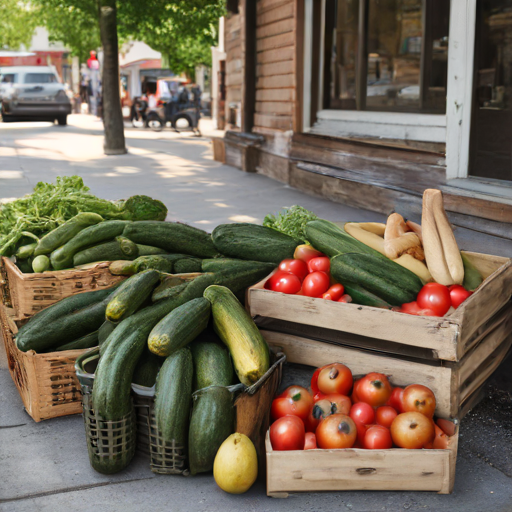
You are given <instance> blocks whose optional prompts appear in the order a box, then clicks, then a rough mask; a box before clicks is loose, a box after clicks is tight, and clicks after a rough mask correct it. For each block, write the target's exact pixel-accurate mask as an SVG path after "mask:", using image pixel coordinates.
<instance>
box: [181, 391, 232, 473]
mask: <svg viewBox="0 0 512 512" xmlns="http://www.w3.org/2000/svg"><path fill="white" fill-rule="evenodd" d="M193 401H194V405H193V409H192V416H191V418H190V428H189V435H188V457H189V463H190V473H191V474H192V475H195V474H197V473H204V472H206V471H211V470H212V469H213V461H214V460H215V456H216V455H217V451H218V449H219V448H220V445H221V444H222V443H223V442H224V441H225V440H226V438H227V437H228V436H230V435H231V434H232V433H233V431H234V429H233V427H234V420H235V409H234V407H233V397H232V394H231V391H230V390H229V389H228V388H226V387H220V386H213V387H209V388H206V389H201V390H200V391H197V392H196V393H194V395H193Z"/></svg>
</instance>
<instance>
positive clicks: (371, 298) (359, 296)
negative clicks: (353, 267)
mask: <svg viewBox="0 0 512 512" xmlns="http://www.w3.org/2000/svg"><path fill="white" fill-rule="evenodd" d="M343 287H344V288H345V293H346V294H348V295H350V296H351V297H352V302H353V303H354V304H361V305H362V306H371V307H374V308H386V309H391V304H389V303H387V302H386V301H385V300H383V299H381V298H380V297H377V295H375V294H373V293H370V292H369V291H368V290H365V289H364V288H363V287H362V286H359V285H358V284H354V283H350V282H347V281H345V282H344V283H343Z"/></svg>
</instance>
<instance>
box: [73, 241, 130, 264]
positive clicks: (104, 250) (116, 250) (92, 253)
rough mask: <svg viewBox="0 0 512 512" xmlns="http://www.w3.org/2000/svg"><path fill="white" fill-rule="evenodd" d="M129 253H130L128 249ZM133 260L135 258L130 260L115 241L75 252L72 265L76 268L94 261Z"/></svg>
mask: <svg viewBox="0 0 512 512" xmlns="http://www.w3.org/2000/svg"><path fill="white" fill-rule="evenodd" d="M134 245H135V244H134ZM125 248H126V247H125ZM129 252H132V251H131V250H130V249H129ZM135 258H136V256H135V257H133V258H132V257H131V256H130V255H129V254H127V253H126V252H124V251H123V246H122V245H121V243H120V242H119V241H118V240H117V239H116V240H114V241H112V242H105V243H103V244H99V245H95V246H93V247H89V248H88V249H84V250H83V251H80V252H77V253H76V254H75V255H74V256H73V265H74V266H75V267H78V266H80V265H85V264H86V263H92V262H95V261H113V260H129V259H135Z"/></svg>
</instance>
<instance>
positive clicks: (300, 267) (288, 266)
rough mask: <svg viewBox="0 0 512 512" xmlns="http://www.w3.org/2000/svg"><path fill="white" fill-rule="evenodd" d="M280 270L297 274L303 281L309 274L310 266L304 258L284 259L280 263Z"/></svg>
mask: <svg viewBox="0 0 512 512" xmlns="http://www.w3.org/2000/svg"><path fill="white" fill-rule="evenodd" d="M279 270H281V271H283V272H290V273H291V274H295V275H296V276H297V277H298V278H299V279H300V280H301V281H302V280H303V279H304V278H305V277H306V276H307V275H308V273H309V272H308V266H307V264H306V263H305V262H304V261H302V260H292V259H288V260H283V261H281V263H279Z"/></svg>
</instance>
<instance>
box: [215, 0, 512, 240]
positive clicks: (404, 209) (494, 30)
mask: <svg viewBox="0 0 512 512" xmlns="http://www.w3.org/2000/svg"><path fill="white" fill-rule="evenodd" d="M227 4H228V9H229V10H230V12H229V14H228V16H227V17H226V20H225V24H224V30H225V33H224V34H225V52H226V62H225V81H224V85H225V88H224V91H223V94H224V98H225V101H224V108H225V111H224V115H225V120H226V130H227V131H226V134H225V137H224V138H223V139H221V140H217V141H216V145H219V144H221V145H222V146H223V148H222V151H217V152H216V154H217V155H222V158H223V159H224V161H225V162H226V163H228V164H230V165H233V166H235V167H238V168H240V169H242V170H244V171H247V172H258V173H261V174H265V175H267V176H269V177H272V178H274V179H276V180H279V181H281V182H285V183H288V184H290V185H291V186H293V187H296V188H298V189H301V190H304V191H306V192H308V193H311V194H316V195H321V196H324V197H327V198H329V199H332V200H334V201H339V202H343V203H346V204H349V205H352V206H356V207H361V208H365V209H369V210H373V211H377V212H381V213H386V214H387V213H389V212H391V211H393V210H395V209H396V210H399V211H400V212H401V213H403V214H404V215H406V216H408V217H410V218H413V219H414V218H418V217H419V214H420V210H421V196H422V192H423V190H424V189H425V188H428V187H435V188H441V189H442V190H443V192H444V196H445V204H446V207H447V210H448V212H449V215H450V220H451V221H452V223H454V224H455V225H458V226H461V227H466V228H470V229H474V230H477V231H481V232H483V233H487V234H491V235H494V236H498V237H502V238H505V239H512V130H511V129H510V128H512V65H511V62H512V30H510V29H511V28H512V1H510V0H451V2H450V1H447V0H386V1H384V2H383V1H382V0H238V1H237V0H232V1H229V2H227Z"/></svg>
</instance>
